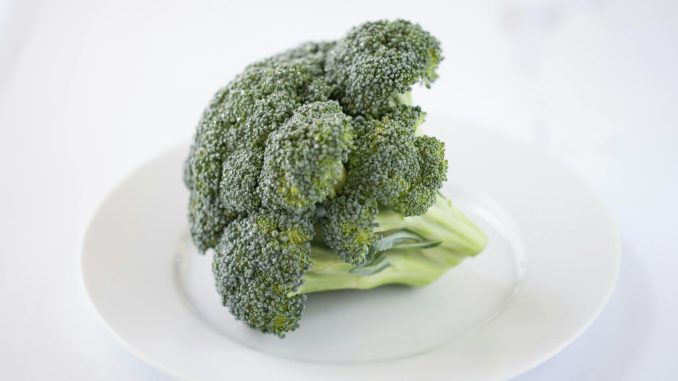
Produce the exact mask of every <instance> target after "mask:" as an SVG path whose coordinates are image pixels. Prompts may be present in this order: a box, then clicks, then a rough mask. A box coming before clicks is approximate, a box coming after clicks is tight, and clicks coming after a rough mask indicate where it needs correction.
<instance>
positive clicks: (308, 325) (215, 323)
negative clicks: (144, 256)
mask: <svg viewBox="0 0 678 381" xmlns="http://www.w3.org/2000/svg"><path fill="white" fill-rule="evenodd" d="M448 193H449V194H451V195H452V196H453V197H452V200H454V202H455V204H456V205H457V207H459V208H460V209H461V210H463V211H464V213H466V214H467V215H468V216H469V217H470V218H471V219H472V220H473V221H475V222H476V223H477V224H478V225H479V226H480V227H481V228H482V229H483V230H484V231H485V232H486V233H487V235H488V238H489V240H488V246H487V248H486V249H485V251H484V252H482V253H481V254H479V255H478V256H476V257H475V258H469V259H466V260H465V261H464V262H462V263H461V264H460V265H459V266H457V267H455V268H452V269H450V270H449V271H448V272H447V273H446V274H445V275H444V276H443V277H441V278H440V279H439V280H438V281H436V282H435V283H433V284H431V285H429V286H426V287H423V288H408V287H401V286H387V287H381V288H377V289H373V290H367V291H361V290H346V291H334V292H325V293H317V294H311V295H309V298H308V300H307V302H306V309H305V310H304V317H303V319H302V320H301V323H300V324H301V326H300V327H299V328H298V329H297V330H296V331H294V332H291V333H289V334H288V335H287V336H286V337H285V338H284V339H279V338H278V337H275V336H271V335H263V334H259V333H258V332H255V331H253V330H251V329H249V328H247V327H246V326H245V324H244V323H242V322H239V321H236V320H235V319H234V318H233V317H232V316H231V314H230V313H229V312H228V310H227V309H226V308H225V307H223V306H222V305H221V302H220V298H219V296H218V295H217V293H216V290H215V288H214V283H213V278H212V273H211V255H209V254H207V255H205V256H201V255H198V254H197V252H196V249H195V247H194V246H193V245H192V244H191V243H190V239H189V238H188V237H186V239H185V240H182V242H181V245H180V248H179V250H178V257H177V261H176V266H177V267H176V270H177V271H176V275H177V282H178V286H179V289H180V291H181V292H182V294H183V295H184V297H185V300H186V302H187V304H188V305H189V306H190V308H192V309H193V311H194V313H196V314H197V315H198V316H199V317H200V318H201V319H202V320H203V321H204V322H205V323H206V324H208V325H209V326H210V327H212V328H213V329H214V330H215V331H217V332H219V333H221V334H222V335H224V336H225V339H230V340H232V341H235V342H238V343H240V344H241V345H243V346H246V347H249V348H251V349H254V350H257V351H261V352H264V353H268V354H271V355H275V356H279V357H284V358H289V359H295V360H301V361H309V362H319V363H359V362H373V361H383V360H391V359H397V358H404V357H410V356H414V355H417V354H421V353H425V352H428V351H431V350H433V349H435V348H436V347H438V346H441V345H444V344H445V343H446V342H449V341H450V340H454V339H455V338H458V337H460V336H461V335H464V334H465V333H467V332H470V331H472V330H473V329H475V328H478V327H480V326H482V325H483V324H485V323H487V322H488V321H490V320H491V319H492V318H493V317H494V316H496V315H498V314H499V313H500V312H501V311H502V310H503V309H504V308H505V307H506V306H507V305H508V304H509V303H510V300H511V297H512V295H513V294H514V293H515V292H516V290H517V289H518V287H519V285H520V280H521V279H522V276H523V272H524V253H523V250H522V245H521V242H520V236H519V234H518V231H517V229H516V228H515V225H514V224H513V222H512V220H511V219H510V216H508V215H507V214H506V213H505V212H504V211H503V209H502V208H501V207H500V206H499V205H498V204H496V203H494V202H492V200H490V199H487V198H483V197H481V196H478V195H477V194H474V195H473V197H471V196H469V195H467V194H465V193H463V192H455V191H454V190H450V191H449V192H448Z"/></svg>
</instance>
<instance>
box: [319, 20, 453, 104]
mask: <svg viewBox="0 0 678 381" xmlns="http://www.w3.org/2000/svg"><path fill="white" fill-rule="evenodd" d="M441 60H442V54H441V50H440V42H438V40H437V39H436V38H435V37H433V36H431V35H430V34H429V33H428V32H426V31H425V30H423V29H422V28H421V27H420V26H419V25H416V24H412V23H411V22H409V21H405V20H397V21H377V22H371V23H365V24H363V25H360V26H358V27H355V28H353V29H352V30H351V31H350V32H349V33H348V35H347V36H346V37H344V38H343V39H341V40H340V41H339V42H338V43H337V45H336V47H334V48H333V49H332V50H330V52H329V54H328V57H327V63H326V65H325V68H326V76H327V80H328V82H330V83H332V84H334V85H335V86H334V96H335V97H336V98H337V99H338V100H339V101H340V102H341V104H342V106H344V108H345V110H346V111H347V112H348V113H349V114H351V115H358V114H363V115H364V114H370V115H379V114H380V113H381V111H382V110H383V108H384V107H385V106H388V104H389V103H391V102H393V100H394V97H396V96H398V95H399V94H402V93H406V92H408V91H409V90H410V89H411V88H412V85H414V84H415V83H417V82H419V81H421V82H422V83H423V84H424V85H426V86H427V87H428V86H430V84H431V82H433V81H434V80H435V79H436V78H437V74H436V69H437V67H438V64H439V63H440V61H441Z"/></svg>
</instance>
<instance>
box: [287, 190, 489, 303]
mask: <svg viewBox="0 0 678 381" xmlns="http://www.w3.org/2000/svg"><path fill="white" fill-rule="evenodd" d="M376 221H377V223H378V224H379V226H378V227H377V229H376V231H377V236H379V237H381V238H380V239H379V240H377V242H376V243H375V245H373V253H371V256H370V260H369V261H368V262H367V263H366V264H363V265H359V266H356V265H351V264H349V263H346V262H344V261H343V260H342V259H341V258H340V257H339V256H338V255H337V254H336V253H335V252H334V251H332V250H331V249H329V248H326V247H323V246H321V245H316V244H314V245H313V246H312V249H311V260H312V264H311V268H310V269H309V270H308V271H307V272H306V274H305V275H304V283H303V284H302V285H301V286H300V287H299V289H298V290H297V291H296V292H294V294H308V293H312V292H319V291H329V290H340V289H370V288H375V287H379V286H383V285H387V284H400V285H407V286H413V287H420V286H425V285H427V284H429V283H431V282H433V281H435V280H436V279H438V278H440V276H442V275H443V274H444V273H445V272H446V271H447V270H448V269H449V268H450V267H453V266H456V265H457V264H459V263H460V262H461V261H462V260H463V259H464V258H466V257H470V256H474V255H476V254H478V253H480V252H481V251H482V250H483V249H484V248H485V245H486V243H487V237H486V236H485V234H484V233H483V232H482V231H481V230H480V229H479V228H478V227H477V226H476V225H475V224H474V223H473V222H472V221H471V220H469V219H468V218H467V217H466V216H465V215H464V214H463V213H461V212H460V211H459V210H458V209H456V208H455V207H454V206H453V205H452V203H451V202H450V201H449V200H447V199H446V198H444V197H443V196H441V195H439V196H438V199H437V200H436V203H435V204H434V205H433V206H432V207H431V208H429V210H428V211H427V212H426V213H425V214H423V215H421V216H414V217H401V216H400V215H398V214H396V213H394V212H392V211H390V210H385V211H381V212H380V213H379V214H378V216H377V219H376Z"/></svg>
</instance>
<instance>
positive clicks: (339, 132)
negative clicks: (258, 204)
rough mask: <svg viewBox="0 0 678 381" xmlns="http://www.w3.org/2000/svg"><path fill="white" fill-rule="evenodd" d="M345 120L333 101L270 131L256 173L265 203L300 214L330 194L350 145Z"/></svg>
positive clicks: (310, 107)
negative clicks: (260, 164) (261, 163)
mask: <svg viewBox="0 0 678 381" xmlns="http://www.w3.org/2000/svg"><path fill="white" fill-rule="evenodd" d="M349 121H350V118H349V117H348V116H346V115H344V113H343V112H342V111H341V106H339V104H338V103H337V102H335V101H327V102H314V103H309V104H307V105H303V106H301V107H299V108H298V109H297V110H296V111H295V112H294V115H293V116H292V117H291V118H290V119H288V120H287V121H286V122H285V123H283V125H282V126H281V127H280V129H278V130H277V131H275V132H273V133H272V134H271V135H270V136H269V138H268V142H267V144H266V150H265V151H264V167H263V169H262V170H261V181H260V188H261V193H262V196H263V202H264V205H265V206H267V207H269V208H282V209H287V210H290V211H302V210H305V209H308V208H310V207H312V206H314V205H315V204H316V203H317V202H320V201H323V200H324V199H326V198H327V197H328V196H332V195H334V190H335V186H336V185H337V184H338V183H339V182H341V181H342V180H343V178H344V176H345V174H344V172H345V169H344V164H343V163H344V162H345V161H346V160H347V159H348V153H349V150H350V148H351V146H352V145H353V130H352V128H351V124H350V123H349Z"/></svg>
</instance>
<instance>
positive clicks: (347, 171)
mask: <svg viewBox="0 0 678 381" xmlns="http://www.w3.org/2000/svg"><path fill="white" fill-rule="evenodd" d="M441 60H442V55H441V50H440V44H439V42H438V40H436V39H435V38H434V37H433V36H431V35H430V34H429V33H428V32H426V31H424V30H423V29H421V27H420V26H418V25H416V24H412V23H410V22H408V21H404V20H397V21H377V22H369V23H365V24H363V25H360V26H358V27H355V28H353V29H352V30H351V31H350V32H349V33H348V34H347V35H346V36H345V37H344V38H342V39H341V40H338V41H335V42H322V43H306V44H303V45H301V46H299V47H297V48H295V49H292V50H289V51H286V52H283V53H281V54H278V55H276V56H273V57H270V58H267V59H264V60H262V61H259V62H256V63H254V64H252V65H250V66H248V67H247V68H246V69H245V71H244V72H243V73H241V74H240V75H238V76H237V77H236V78H235V79H234V80H233V81H231V83H229V84H228V85H227V86H226V87H224V88H222V89H221V90H219V91H218V92H217V94H216V95H215V97H214V99H213V100H212V102H211V103H210V104H209V106H208V107H207V109H206V110H205V112H204V114H203V117H202V119H201V121H200V123H199V125H198V128H197V131H196V135H195V141H194V143H193V145H192V147H191V151H190V155H189V157H188V159H187V160H186V165H185V172H184V181H185V183H186V186H187V187H188V188H189V189H190V191H191V196H190V202H189V221H190V226H191V234H192V237H193V241H194V242H195V244H196V246H197V247H198V249H199V250H200V252H205V251H207V250H208V249H214V262H213V273H214V278H215V281H216V287H217V291H218V292H219V294H220V295H221V297H222V300H223V303H224V305H225V306H227V307H228V308H229V309H230V311H231V313H232V314H233V315H234V316H235V317H236V318H238V319H241V320H243V321H244V322H245V323H247V324H248V325H249V326H250V327H252V328H254V329H257V330H259V331H261V332H264V333H273V334H276V335H279V336H281V337H282V336H284V335H285V334H286V333H287V332H290V331H292V330H294V329H295V328H297V327H298V326H299V320H300V319H301V316H302V312H303V308H304V302H305V300H306V294H308V293H311V292H318V291H327V290H336V289H347V288H356V289H368V288H373V287H378V286H381V285H385V284H402V285H408V286H423V285H426V284H429V283H431V282H433V281H435V280H436V279H438V278H439V277H440V276H441V275H443V274H444V273H445V271H446V270H448V269H449V268H450V267H452V266H455V265H457V264H458V263H459V262H460V261H461V260H463V259H464V258H466V257H469V256H473V255H476V254H478V253H479V252H481V251H482V250H483V248H484V246H485V242H486V238H485V235H484V234H483V232H482V231H480V230H479V229H478V228H477V227H476V226H475V225H474V224H473V222H471V221H470V220H469V219H467V218H466V217H465V216H464V215H463V214H462V213H461V212H459V211H458V210H457V209H455V208H454V206H453V205H452V203H451V202H450V201H449V200H447V199H445V198H444V197H443V196H442V195H440V194H439V189H440V188H441V186H442V184H443V183H444V182H445V181H446V178H447V161H446V160H445V148H444V145H443V143H442V142H440V141H439V140H437V139H436V138H434V137H431V136H426V135H423V134H422V131H421V124H422V123H423V121H424V117H425V113H424V112H423V111H422V110H421V109H420V108H419V107H418V106H412V105H411V96H410V90H411V88H412V86H413V85H414V84H415V83H418V82H419V83H423V84H424V85H426V86H427V87H428V86H429V85H430V84H431V83H432V82H433V81H434V80H435V78H436V68H437V66H438V64H439V63H440V61H441Z"/></svg>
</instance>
